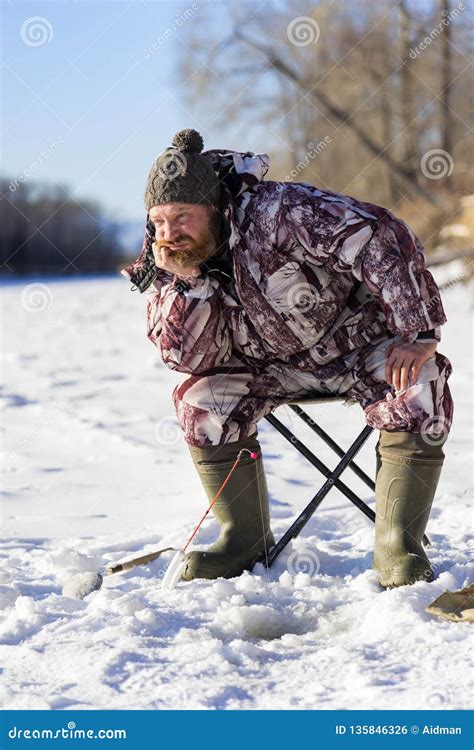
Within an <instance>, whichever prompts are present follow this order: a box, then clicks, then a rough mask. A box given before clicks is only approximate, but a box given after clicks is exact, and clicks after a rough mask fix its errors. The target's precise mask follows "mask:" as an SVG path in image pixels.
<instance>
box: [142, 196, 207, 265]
mask: <svg viewBox="0 0 474 750" xmlns="http://www.w3.org/2000/svg"><path fill="white" fill-rule="evenodd" d="M213 212H214V209H213V208H212V206H205V205H197V204H194V203H166V204H164V205H161V206H153V208H151V209H150V211H149V217H150V219H151V221H152V222H153V223H154V225H155V237H156V240H155V242H156V244H157V246H158V247H159V248H161V247H166V248H167V249H169V251H170V254H171V257H172V258H173V260H174V261H175V262H176V263H179V265H182V266H190V265H199V264H200V263H202V262H203V261H205V260H207V259H208V258H210V257H211V255H214V253H215V252H216V249H217V247H216V241H215V238H214V235H213V234H212V232H211V230H210V228H209V221H210V219H211V216H212V214H213Z"/></svg>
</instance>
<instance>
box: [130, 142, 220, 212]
mask: <svg viewBox="0 0 474 750" xmlns="http://www.w3.org/2000/svg"><path fill="white" fill-rule="evenodd" d="M203 147H204V141H203V139H202V137H201V135H200V133H198V132H197V130H192V129H190V128H187V129H186V130H180V131H179V132H178V133H176V135H175V136H174V138H173V140H172V142H171V146H170V147H169V148H167V149H165V151H163V152H162V153H161V154H160V155H159V156H158V157H157V158H156V159H155V161H154V163H153V166H152V168H151V170H150V173H149V175H148V179H147V183H146V188H145V195H144V202H145V208H146V210H147V211H149V210H150V209H151V208H152V207H153V206H159V205H161V204H163V203H201V204H207V205H210V206H213V207H214V208H216V209H218V208H219V204H220V188H219V180H218V177H217V175H216V173H215V172H214V169H213V167H212V164H211V162H210V160H209V159H207V158H206V157H205V156H203V155H201V151H202V149H203Z"/></svg>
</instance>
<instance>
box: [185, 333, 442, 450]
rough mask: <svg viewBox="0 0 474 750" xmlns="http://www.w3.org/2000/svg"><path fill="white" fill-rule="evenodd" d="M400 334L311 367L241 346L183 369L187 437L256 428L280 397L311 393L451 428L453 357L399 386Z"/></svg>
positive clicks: (393, 424)
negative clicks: (214, 361)
mask: <svg viewBox="0 0 474 750" xmlns="http://www.w3.org/2000/svg"><path fill="white" fill-rule="evenodd" d="M401 340H402V339H401V338H400V337H398V336H395V337H391V338H385V339H383V340H382V341H379V342H377V343H376V344H375V343H374V344H372V345H370V344H369V345H367V346H365V347H363V348H360V349H356V350H354V351H352V352H350V354H348V355H346V356H344V357H341V358H339V359H336V360H333V361H331V362H330V363H328V364H324V365H320V366H318V365H316V367H313V368H312V370H311V372H308V371H305V370H304V369H300V368H299V367H294V366H291V367H290V366H288V365H286V364H285V363H283V362H281V361H271V362H261V361H259V360H255V359H249V358H248V357H245V356H244V355H242V354H240V353H239V352H238V351H234V353H233V354H232V356H231V358H230V359H229V360H228V361H227V362H226V363H225V364H223V365H219V366H218V367H215V368H213V369H210V370H206V372H205V373H201V374H193V375H184V376H183V379H182V381H181V382H180V383H179V384H178V385H177V386H176V387H175V389H174V391H173V401H174V405H175V409H176V413H177V416H178V420H179V423H180V425H181V428H182V429H183V431H184V437H185V440H186V442H187V443H188V444H189V445H196V446H199V445H215V446H218V445H222V444H224V443H230V442H234V441H237V440H241V439H243V438H245V437H248V436H249V435H253V433H254V432H255V430H256V428H257V423H258V422H259V420H260V419H262V417H264V416H265V415H266V414H268V413H270V412H271V411H272V410H273V409H274V408H276V407H277V406H279V405H281V404H285V403H288V402H289V401H294V400H295V399H297V398H300V397H304V396H310V395H314V394H318V393H319V394H324V395H327V394H333V395H339V396H344V399H345V400H347V401H349V402H357V403H358V404H359V405H360V406H361V407H362V409H363V410H364V415H365V421H366V423H367V424H368V425H370V426H371V427H373V428H376V429H379V430H397V431H406V432H421V433H426V434H427V435H435V434H436V433H439V432H448V431H449V430H450V428H451V422H452V417H453V401H452V397H451V392H450V390H449V386H448V383H447V380H448V378H449V376H450V374H451V371H452V366H451V362H450V361H449V359H448V358H447V357H446V356H444V355H443V354H440V353H439V352H435V354H433V355H432V356H431V357H430V358H429V359H428V360H427V361H426V362H425V364H424V365H423V367H422V368H421V370H420V374H419V376H418V380H417V382H416V383H415V384H414V385H412V386H410V387H408V388H407V389H406V390H404V391H399V392H396V391H395V390H394V388H393V387H392V386H391V385H389V384H388V383H387V382H386V381H385V360H386V350H387V348H388V347H389V346H390V345H391V344H393V343H394V342H397V341H401Z"/></svg>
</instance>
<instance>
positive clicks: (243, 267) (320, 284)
mask: <svg viewBox="0 0 474 750" xmlns="http://www.w3.org/2000/svg"><path fill="white" fill-rule="evenodd" d="M205 154H206V155H207V156H208V158H210V159H211V160H212V162H213V164H214V167H215V169H216V171H217V172H218V174H219V177H220V179H221V185H222V196H223V210H222V213H223V216H224V219H225V222H224V223H225V225H226V227H227V229H228V240H227V243H226V245H225V252H224V255H223V256H222V253H220V254H219V260H220V258H221V256H222V257H223V258H224V261H225V260H226V259H227V261H228V265H227V266H226V265H225V262H224V264H223V263H218V262H216V263H215V268H213V263H212V259H211V260H210V261H208V263H207V264H206V265H205V269H206V272H205V273H204V274H203V276H202V277H201V278H199V279H197V280H195V281H194V286H192V287H191V288H190V289H188V290H183V289H182V288H180V286H179V284H177V283H176V282H177V281H178V279H176V278H174V277H173V276H172V275H171V274H169V273H168V272H165V271H162V270H160V271H159V272H157V270H156V267H155V266H153V268H154V274H150V273H149V272H148V271H146V273H145V266H146V262H147V254H148V259H149V257H150V252H151V244H152V242H153V241H154V239H155V237H154V225H153V224H152V223H151V222H150V221H149V220H148V218H147V224H146V231H145V238H144V242H143V247H142V250H141V253H140V255H139V257H138V258H137V260H136V261H135V262H134V263H132V264H131V265H129V266H127V267H126V268H124V269H123V270H122V271H121V272H122V274H123V275H124V276H126V277H127V278H128V279H130V280H131V281H132V283H134V284H136V283H137V280H139V281H140V283H139V284H138V286H139V288H140V291H145V292H146V297H147V311H146V317H147V335H148V338H149V339H150V341H152V343H153V344H155V345H156V346H157V347H158V348H159V349H160V351H161V356H162V358H163V361H164V362H165V364H166V365H167V366H168V367H170V368H172V369H175V370H179V371H181V372H186V373H201V372H204V371H206V370H208V369H210V368H212V367H215V366H217V365H219V364H222V363H225V362H226V361H227V360H228V359H229V358H230V356H231V354H232V352H233V351H234V352H235V350H237V351H239V352H241V353H242V354H243V355H245V356H246V357H250V358H254V359H256V360H264V361H269V360H281V361H283V362H285V363H287V364H290V365H292V364H294V366H295V367H298V368H299V369H311V367H313V366H314V365H318V364H326V363H327V362H329V361H331V360H333V359H335V358H338V357H340V356H344V355H345V354H348V353H349V352H350V351H352V350H353V349H355V348H360V347H362V346H365V345H366V344H370V343H371V342H373V341H375V340H376V339H378V338H380V337H384V336H385V337H386V336H391V335H396V334H399V335H401V336H402V337H403V339H404V340H406V341H413V340H414V339H415V338H417V337H418V338H420V337H422V338H425V337H430V336H431V337H434V338H436V339H437V340H439V339H440V328H439V326H441V325H442V324H443V323H445V322H446V316H445V313H444V310H443V305H442V302H441V298H440V294H439V289H438V287H437V285H436V283H435V281H434V279H433V277H432V275H431V273H430V272H429V271H428V270H427V269H426V266H425V254H424V249H423V245H422V243H421V241H420V240H419V238H418V237H417V236H416V235H415V234H414V232H413V231H412V229H411V228H410V227H409V226H408V225H407V224H405V223H404V222H403V221H402V220H401V219H399V218H397V217H396V216H394V214H392V213H391V212H390V211H389V210H388V209H386V208H383V207H381V206H377V205H374V204H371V203H365V202H362V201H359V200H356V199H355V198H352V197H351V196H347V195H342V194H339V193H336V192H333V191H331V190H321V189H319V188H317V187H314V186H313V185H310V184H308V183H291V182H275V181H272V180H264V176H265V174H266V173H267V171H268V167H269V159H268V156H267V155H266V154H253V153H251V152H246V153H239V152H234V151H219V150H212V151H207V152H205ZM201 268H202V267H201ZM156 273H158V275H157V277H156V278H155V279H154V280H153V281H152V283H151V284H149V281H147V280H149V279H150V278H152V277H153V276H154V275H155V274H156ZM144 279H145V283H143V280H144ZM420 332H426V333H423V335H422V336H419V334H420ZM428 332H430V333H428Z"/></svg>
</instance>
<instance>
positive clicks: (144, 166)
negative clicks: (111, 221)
mask: <svg viewBox="0 0 474 750" xmlns="http://www.w3.org/2000/svg"><path fill="white" fill-rule="evenodd" d="M192 6H193V0H186V1H185V2H184V3H182V2H156V1H153V0H147V2H137V1H134V2H118V1H116V0H106V1H97V0H89V1H83V2H76V1H75V0H70V1H69V2H15V3H9V2H4V3H3V4H2V15H3V18H2V28H3V39H2V44H3V61H4V66H3V71H2V74H3V124H2V131H3V132H2V152H3V157H2V163H3V172H4V174H6V175H7V176H8V177H9V178H10V179H12V178H13V179H18V176H19V175H22V174H24V172H25V170H28V169H29V170H30V172H31V175H30V176H29V177H28V179H30V180H51V181H56V182H60V183H62V184H64V183H66V184H67V185H68V187H69V188H70V189H71V191H73V194H74V196H75V197H76V198H77V199H79V200H80V199H81V197H82V198H85V197H93V198H97V199H99V200H100V201H101V202H102V203H103V205H104V206H105V207H106V208H107V209H108V211H109V213H110V215H111V216H115V217H116V218H117V219H122V220H127V219H133V220H135V219H140V218H143V212H144V209H143V205H142V195H143V189H144V185H145V181H146V176H147V174H148V170H149V169H150V167H151V164H152V162H153V159H154V158H155V156H156V155H157V154H158V153H159V152H161V151H162V150H163V149H164V148H166V146H168V145H169V144H170V141H171V138H172V136H173V134H174V133H175V132H176V131H177V130H180V129H182V128H185V127H195V128H197V129H198V130H201V131H202V129H203V127H205V128H206V129H205V148H216V147H223V146H225V147H229V148H242V150H245V149H247V148H248V149H252V148H253V146H254V145H255V144H253V143H252V142H251V141H250V142H246V143H245V144H239V145H238V144H236V143H232V142H229V141H228V140H227V139H226V140H225V142H224V143H223V138H224V137H225V133H223V131H222V127H221V126H219V123H218V122H216V123H215V125H211V126H210V127H209V126H208V123H203V122H202V121H200V120H199V119H198V118H197V116H196V113H195V112H193V111H190V110H189V108H186V107H187V105H186V104H185V102H184V101H183V97H182V93H181V92H182V88H183V85H182V82H179V83H178V84H177V82H176V74H175V62H176V54H177V50H178V48H179V45H181V44H182V43H183V41H184V37H183V34H182V33H180V31H181V28H180V27H179V26H178V25H177V23H176V19H179V18H180V17H181V14H182V13H183V10H185V9H191V10H192V13H191V18H190V19H189V20H185V21H184V23H192V18H193V14H194V13H205V14H207V16H208V18H209V23H214V22H215V21H216V18H217V14H218V13H219V11H218V8H216V6H215V5H214V6H213V5H212V4H211V3H208V1H207V0H198V1H197V2H196V3H195V6H197V9H195V10H193V9H192ZM167 31H168V37H169V38H167V39H166V38H165V39H164V40H163V38H162V39H161V40H160V35H162V34H163V33H164V32H167ZM223 31H224V29H223ZM40 41H42V43H41V44H40V43H39V42H40ZM153 45H155V49H154V50H153ZM145 49H148V50H150V49H151V50H152V54H151V55H146V54H145V52H144V50H145ZM190 54H191V53H190ZM210 115H211V116H210V117H209V122H211V121H212V119H213V117H212V112H211V113H210ZM201 117H202V115H201ZM203 134H204V133H203ZM255 150H258V149H255ZM32 165H34V166H33V167H32Z"/></svg>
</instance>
